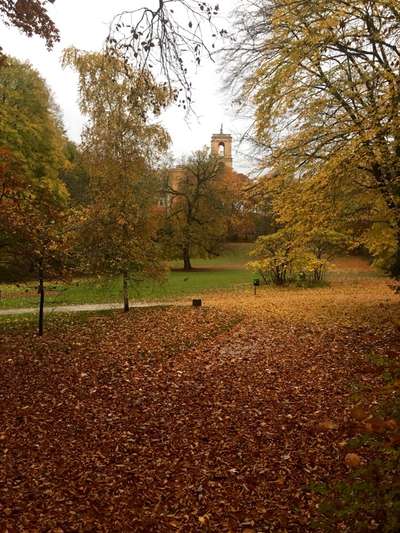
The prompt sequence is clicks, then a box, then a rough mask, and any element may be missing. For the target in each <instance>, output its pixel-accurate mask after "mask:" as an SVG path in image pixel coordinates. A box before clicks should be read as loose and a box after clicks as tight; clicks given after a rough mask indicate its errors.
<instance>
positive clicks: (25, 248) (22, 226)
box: [0, 179, 75, 336]
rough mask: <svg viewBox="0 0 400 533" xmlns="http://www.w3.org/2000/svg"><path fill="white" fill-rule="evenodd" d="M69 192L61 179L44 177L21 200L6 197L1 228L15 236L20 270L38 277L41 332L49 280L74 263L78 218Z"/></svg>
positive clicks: (12, 246) (12, 252)
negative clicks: (46, 288) (75, 224)
mask: <svg viewBox="0 0 400 533" xmlns="http://www.w3.org/2000/svg"><path fill="white" fill-rule="evenodd" d="M68 198H69V197H68V193H67V191H66V189H65V187H64V185H63V184H62V183H61V182H60V181H55V180H50V179H42V180H41V181H40V182H37V183H34V184H31V185H30V186H29V189H28V190H25V191H24V193H23V195H21V196H20V197H19V198H18V199H17V200H15V199H10V198H7V199H5V200H4V201H3V203H2V206H1V213H0V228H2V229H3V231H5V232H6V234H7V235H8V236H9V237H10V238H11V239H10V242H9V243H8V246H7V252H8V254H9V256H10V258H12V260H13V262H14V268H15V264H16V265H17V266H18V267H19V271H20V272H25V273H29V276H32V275H33V276H35V277H36V279H37V280H38V283H39V286H38V293H39V327H38V332H39V335H40V336H41V335H43V324H44V320H43V315H44V300H45V286H44V283H45V280H46V279H49V278H50V279H51V278H53V279H54V278H56V277H60V276H64V275H65V274H66V273H67V272H68V270H69V269H70V268H71V267H72V260H71V258H72V251H73V246H72V243H73V240H72V238H71V234H72V229H73V227H74V226H73V223H72V220H73V219H74V218H75V217H73V216H72V213H71V211H70V209H69V206H68Z"/></svg>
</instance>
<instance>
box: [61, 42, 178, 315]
mask: <svg viewBox="0 0 400 533" xmlns="http://www.w3.org/2000/svg"><path fill="white" fill-rule="evenodd" d="M64 65H72V66H73V67H75V68H76V70H77V71H78V74H79V80H80V106H81V110H82V112H83V113H85V114H86V115H87V117H88V124H87V126H86V128H85V130H84V132H83V136H82V153H83V158H84V161H85V164H86V167H87V170H88V173H89V176H90V178H89V193H90V204H89V205H88V207H87V210H86V219H85V222H84V223H83V225H82V231H81V237H82V243H83V245H82V252H83V253H82V255H83V256H84V258H85V261H86V262H87V268H88V269H89V270H90V271H91V272H99V273H106V274H112V275H115V274H120V275H121V276H122V279H123V295H124V310H125V311H128V310H129V299H128V281H129V278H130V277H132V276H135V277H138V276H139V277H142V276H150V277H157V276H158V275H160V273H161V272H162V265H161V263H160V254H159V252H158V249H157V244H156V242H155V233H156V221H155V220H154V218H155V217H154V216H153V213H154V208H155V204H156V203H157V191H158V181H157V172H156V171H155V167H156V166H157V164H158V162H159V160H160V158H161V156H162V155H163V154H164V152H165V151H166V149H167V147H168V143H169V137H168V134H167V133H166V132H165V130H164V129H163V128H162V127H161V126H159V125H158V124H157V123H156V122H155V121H154V118H155V117H156V116H157V115H158V114H159V113H160V111H161V109H162V108H163V107H164V106H166V105H167V104H168V102H169V99H170V95H169V92H168V91H167V90H166V89H165V88H163V87H161V86H159V85H158V84H157V83H156V82H155V80H154V79H153V77H152V76H151V75H150V74H149V73H144V72H140V73H139V72H135V71H133V70H132V69H130V68H129V67H128V66H127V65H126V63H125V62H124V61H123V59H121V58H118V57H116V56H115V55H114V56H112V57H111V56H107V55H104V54H102V53H87V52H82V51H78V50H76V49H73V48H71V49H68V50H66V51H65V54H64Z"/></svg>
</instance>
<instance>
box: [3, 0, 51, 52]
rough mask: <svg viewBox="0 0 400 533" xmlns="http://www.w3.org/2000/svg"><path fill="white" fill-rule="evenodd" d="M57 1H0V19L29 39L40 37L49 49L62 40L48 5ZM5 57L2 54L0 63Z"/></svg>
mask: <svg viewBox="0 0 400 533" xmlns="http://www.w3.org/2000/svg"><path fill="white" fill-rule="evenodd" d="M54 1H55V0H0V19H1V20H2V21H3V22H4V24H6V26H15V27H16V28H18V29H19V30H21V31H22V32H24V33H25V34H26V35H27V36H28V37H32V35H38V36H39V37H41V38H42V39H44V40H45V41H46V45H47V48H49V49H50V48H52V47H53V45H54V44H55V43H56V42H57V41H59V40H60V36H59V33H58V29H57V28H56V26H55V24H54V22H53V21H52V20H51V18H50V17H49V15H48V13H47V10H46V4H47V3H50V4H54ZM4 59H5V56H4V55H2V53H1V47H0V62H1V61H4Z"/></svg>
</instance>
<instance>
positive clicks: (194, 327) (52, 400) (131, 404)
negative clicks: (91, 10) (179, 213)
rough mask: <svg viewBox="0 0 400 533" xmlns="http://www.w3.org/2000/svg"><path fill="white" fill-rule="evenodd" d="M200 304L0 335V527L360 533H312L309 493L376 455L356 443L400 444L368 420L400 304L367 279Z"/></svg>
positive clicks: (388, 422) (389, 365) (397, 344)
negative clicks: (374, 438) (369, 438)
mask: <svg viewBox="0 0 400 533" xmlns="http://www.w3.org/2000/svg"><path fill="white" fill-rule="evenodd" d="M207 303H208V304H209V306H208V307H207V308H203V309H198V310H195V309H185V308H177V309H153V310H140V311H137V312H136V311H135V312H134V313H132V314H130V315H129V316H122V315H120V314H116V315H113V316H111V317H99V318H97V319H91V320H89V321H88V322H87V323H83V324H82V323H76V324H73V325H70V324H69V325H68V327H63V326H57V327H53V328H52V329H51V330H50V331H49V332H48V334H47V335H46V336H45V337H44V338H43V339H39V338H36V337H33V336H32V333H29V332H27V331H26V332H25V331H20V330H18V328H17V329H14V330H13V331H10V332H9V333H5V332H4V331H3V332H2V334H1V338H0V357H1V358H0V405H1V413H0V423H1V426H0V454H1V463H0V530H1V531H2V530H8V531H12V532H13V531H29V532H31V531H32V532H33V531H40V532H41V531H49V532H61V531H65V532H67V531H68V532H70V531H80V532H89V531H93V532H94V531H96V532H98V531H100V532H102V531H104V532H106V531H112V532H114V531H115V532H120V531H121V532H125V531H134V532H152V531H155V532H157V531H159V532H169V531H181V532H192V531H193V532H194V531H209V532H224V531H225V532H239V531H242V532H246V533H251V532H258V531H260V532H264V531H280V532H284V531H290V532H291V531H293V532H294V531H298V532H304V531H311V530H312V529H313V527H317V529H318V528H319V529H320V530H323V531H325V530H327V528H328V526H329V527H330V526H332V530H333V531H352V530H353V529H352V526H351V524H350V521H349V520H350V518H346V517H344V518H343V516H339V518H338V517H337V516H336V515H334V516H332V518H331V519H330V520H331V522H330V523H329V524H328V526H327V525H326V523H325V525H320V524H322V522H321V516H320V514H321V513H320V511H319V507H320V506H321V505H322V496H321V491H320V490H316V488H318V487H321V486H324V487H325V486H327V485H328V484H331V483H334V482H335V481H340V480H344V479H346V478H347V477H348V476H349V474H350V473H353V474H354V472H357V468H359V467H360V468H361V467H365V466H367V465H368V464H371V463H372V462H373V461H374V460H375V459H376V455H377V453H378V452H377V451H376V448H371V447H366V446H364V445H362V444H360V445H359V446H358V447H357V446H356V445H354V442H355V441H354V439H355V438H356V439H357V438H360V436H361V437H362V436H363V435H365V434H366V433H368V434H373V435H374V434H379V438H380V439H381V440H382V443H383V446H386V447H387V448H385V449H390V450H395V449H396V446H397V444H398V443H397V441H396V439H398V442H399V443H400V437H399V435H400V430H399V426H398V420H397V419H396V416H395V415H396V413H394V414H393V413H381V414H376V410H377V409H378V407H379V405H380V403H382V401H384V402H387V400H388V398H389V397H390V401H392V402H396V400H397V399H398V394H399V388H398V387H397V385H396V379H397V377H396V376H397V375H396V372H397V370H396V368H397V366H396V365H397V357H398V354H399V352H400V338H399V325H400V307H399V297H398V296H396V295H395V294H394V293H393V292H391V291H390V290H389V289H388V288H387V286H386V283H385V280H383V279H382V280H374V279H371V280H364V281H363V282H360V283H357V284H354V283H353V284H352V285H351V286H350V285H348V284H345V283H343V284H336V285H335V286H334V287H332V288H325V289H312V290H300V289H283V290H262V291H260V292H259V294H258V295H257V296H256V297H254V296H253V295H252V294H250V293H249V294H246V293H241V292H238V293H235V294H224V295H220V296H219V295H215V296H213V297H212V298H211V297H210V298H209V300H208V301H207ZM377 362H379V364H378V363H377ZM388 369H389V370H388ZM383 370H384V371H383ZM389 371H390V372H391V373H390V372H389ZM385 372H386V373H385ZM387 372H389V373H390V377H389V378H388V376H387ZM396 387H397V388H396ZM360 413H361V414H360ZM395 468H396V464H395V466H394V467H392V471H393V469H395ZM394 477H395V476H394ZM366 520H367V522H366V527H365V528H364V529H363V531H366V530H368V529H371V530H383V529H379V528H380V524H379V522H376V520H379V516H378V518H376V516H373V517H369V516H367V517H366ZM382 520H384V518H382ZM363 527H364V526H363ZM321 528H322V529H321ZM360 531H361V529H360Z"/></svg>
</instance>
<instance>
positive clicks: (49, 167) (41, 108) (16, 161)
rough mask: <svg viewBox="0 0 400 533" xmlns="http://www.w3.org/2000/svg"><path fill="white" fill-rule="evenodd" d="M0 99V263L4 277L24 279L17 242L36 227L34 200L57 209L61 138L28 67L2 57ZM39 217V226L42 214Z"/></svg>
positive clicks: (25, 266)
mask: <svg viewBox="0 0 400 533" xmlns="http://www.w3.org/2000/svg"><path fill="white" fill-rule="evenodd" d="M0 101H1V106H0V190H1V192H0V202H1V211H2V217H1V221H0V235H1V237H0V262H1V263H2V270H3V273H4V274H8V276H10V275H12V274H14V276H16V275H19V276H26V275H28V274H29V269H30V268H31V262H32V257H31V253H32V248H31V247H30V246H25V245H21V242H22V241H23V240H24V238H23V235H24V234H26V232H28V233H29V231H34V226H36V225H37V224H38V220H37V219H38V216H39V214H40V207H39V206H40V200H39V199H40V198H46V201H45V203H46V204H51V198H52V197H53V199H54V202H53V204H54V206H57V205H59V199H60V197H61V196H63V195H66V191H65V189H64V187H63V185H62V183H61V182H60V181H59V179H58V176H59V174H60V172H61V171H62V169H63V168H64V164H65V158H64V145H65V138H64V134H63V131H62V126H61V124H60V120H59V118H58V113H57V109H56V107H55V105H54V102H53V100H52V98H51V96H50V93H49V90H48V88H47V86H46V84H45V83H44V81H43V80H42V79H41V78H40V76H39V75H38V73H37V72H36V71H35V70H34V69H33V68H32V67H31V66H30V65H29V64H27V63H20V62H19V61H17V60H15V59H12V58H8V59H7V62H6V63H5V64H2V65H1V66H0ZM31 207H32V209H31ZM6 214H7V216H6ZM43 217H44V220H43V223H44V224H45V219H46V214H45V210H44V211H43ZM50 218H51V219H53V218H54V216H52V217H50ZM28 240H29V239H28ZM17 257H18V260H17V259H16V258H17Z"/></svg>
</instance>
